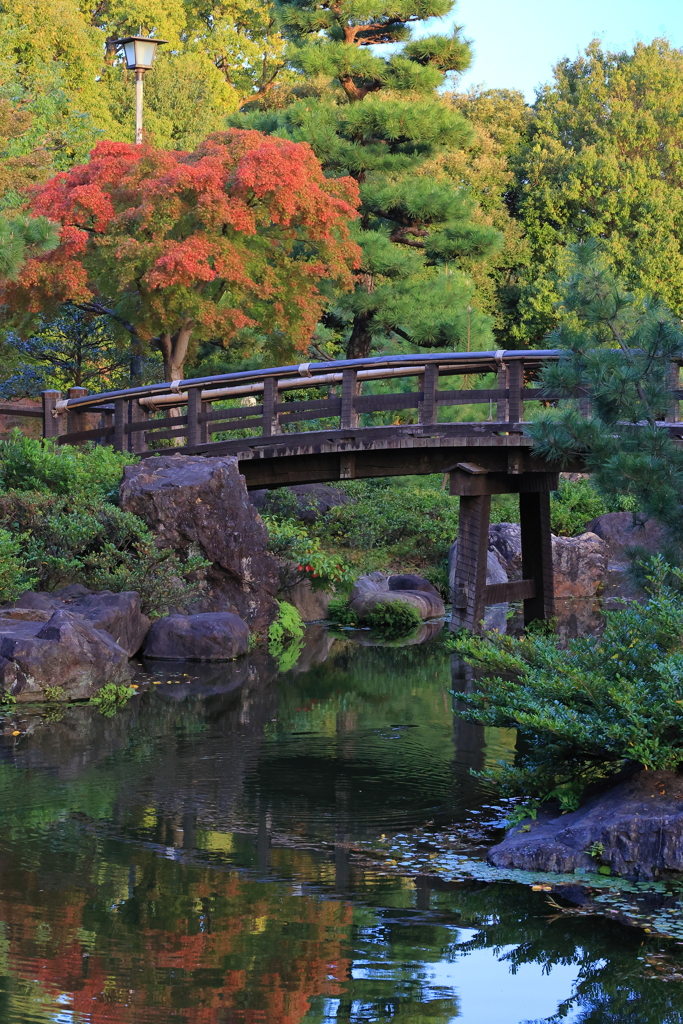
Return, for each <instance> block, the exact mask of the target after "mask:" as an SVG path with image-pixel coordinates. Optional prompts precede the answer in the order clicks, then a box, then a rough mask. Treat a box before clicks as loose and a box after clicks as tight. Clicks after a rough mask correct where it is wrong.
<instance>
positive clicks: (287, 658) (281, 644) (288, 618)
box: [268, 601, 305, 672]
mask: <svg viewBox="0 0 683 1024" xmlns="http://www.w3.org/2000/svg"><path fill="white" fill-rule="evenodd" d="M278 605H279V606H280V611H279V614H278V617H277V618H276V620H275V622H271V624H270V626H269V628H268V650H269V652H270V654H272V656H273V657H274V658H275V659H276V661H277V662H278V666H279V668H280V671H281V672H286V671H287V670H288V669H290V668H292V666H293V665H294V664H295V663H296V660H297V658H298V657H299V654H300V653H301V649H302V647H303V642H302V637H303V635H304V628H305V627H304V623H303V621H302V619H301V616H300V615H299V613H298V611H297V610H296V608H295V607H294V605H293V604H289V603H288V602H287V601H278Z"/></svg>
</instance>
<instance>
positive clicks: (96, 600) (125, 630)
mask: <svg viewBox="0 0 683 1024" xmlns="http://www.w3.org/2000/svg"><path fill="white" fill-rule="evenodd" d="M22 609H24V610H26V611H29V610H31V609H35V610H44V611H57V610H59V609H63V610H66V611H69V612H72V613H73V614H74V615H75V616H76V617H77V618H83V619H84V620H85V621H86V622H89V623H90V625H91V626H94V628H95V629H100V630H105V632H107V633H109V635H110V636H111V638H112V639H113V640H115V641H116V643H117V644H118V645H119V646H120V647H123V649H124V651H126V652H127V654H128V655H129V657H132V656H133V655H134V654H137V652H138V651H139V650H140V647H141V646H142V641H143V640H144V639H145V637H146V636H147V631H148V630H149V627H150V620H149V619H148V618H147V616H146V615H143V614H142V612H141V611H140V595H139V594H138V593H137V591H135V590H124V591H122V592H121V593H119V594H114V593H112V592H111V591H110V590H100V591H97V592H93V591H91V590H88V589H87V588H86V587H83V586H81V585H80V584H72V585H71V586H69V587H63V588H62V590H55V591H54V592H52V593H48V592H46V591H41V590H38V591H33V590H27V591H25V592H24V593H23V594H22V595H21V597H19V598H18V599H17V600H16V601H15V602H14V610H15V611H16V612H19V611H20V610H22Z"/></svg>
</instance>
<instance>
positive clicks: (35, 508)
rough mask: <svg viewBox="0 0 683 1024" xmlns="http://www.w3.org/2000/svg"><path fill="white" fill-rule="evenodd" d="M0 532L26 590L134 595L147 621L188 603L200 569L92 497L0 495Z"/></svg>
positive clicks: (128, 516)
mask: <svg viewBox="0 0 683 1024" xmlns="http://www.w3.org/2000/svg"><path fill="white" fill-rule="evenodd" d="M0 528H1V529H4V530H6V531H11V533H12V536H13V541H14V544H15V545H16V546H17V548H16V550H18V551H19V552H20V553H21V555H20V559H21V563H22V564H23V565H24V566H25V569H26V572H27V574H28V575H29V576H30V577H31V581H30V585H31V586H34V585H36V584H37V585H38V587H39V589H42V590H56V589H58V588H59V587H63V586H66V585H67V584H69V583H82V584H84V585H85V586H89V587H92V588H93V589H101V588H106V589H108V590H114V591H121V590H137V591H139V593H140V601H141V604H142V607H143V610H144V611H145V612H146V613H147V614H151V615H153V616H154V615H161V614H164V613H165V611H167V610H168V608H172V607H183V606H185V605H186V604H187V603H188V602H189V601H191V600H192V598H193V597H194V596H195V595H196V594H197V593H198V591H199V588H200V587H201V582H202V579H203V570H204V568H205V566H206V565H207V563H206V562H204V560H203V559H201V558H190V559H188V561H187V562H185V563H182V562H181V561H180V559H179V558H178V556H177V555H176V554H175V552H173V551H171V550H169V549H166V550H163V551H159V550H158V549H157V548H156V547H155V545H154V539H153V536H152V534H151V533H150V531H149V529H148V527H147V525H146V524H145V523H144V522H143V521H142V520H141V519H139V518H138V517H137V516H135V515H133V514H132V513H131V512H124V511H123V510H122V509H120V508H117V507H116V506H115V505H111V504H110V503H109V502H107V501H104V500H103V499H101V498H96V497H95V498H88V497H86V496H84V495H80V496H63V495H56V494H39V493H35V492H28V493H18V492H16V491H12V492H10V493H9V494H0ZM17 557H19V556H17ZM21 589H26V587H23V586H22V587H21Z"/></svg>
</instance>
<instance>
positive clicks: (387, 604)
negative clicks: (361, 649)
mask: <svg viewBox="0 0 683 1024" xmlns="http://www.w3.org/2000/svg"><path fill="white" fill-rule="evenodd" d="M367 623H368V625H369V626H370V628H371V629H372V631H373V632H374V633H378V634H379V636H381V637H383V638H384V639H385V640H403V639H404V638H406V637H409V636H410V634H411V633H414V632H415V630H416V629H418V627H419V626H421V625H422V619H421V618H420V616H419V614H418V612H417V611H416V609H415V608H413V607H412V605H409V604H406V603H405V601H383V602H382V603H381V604H377V605H375V607H374V608H373V609H372V611H371V612H370V614H369V615H368V617H367Z"/></svg>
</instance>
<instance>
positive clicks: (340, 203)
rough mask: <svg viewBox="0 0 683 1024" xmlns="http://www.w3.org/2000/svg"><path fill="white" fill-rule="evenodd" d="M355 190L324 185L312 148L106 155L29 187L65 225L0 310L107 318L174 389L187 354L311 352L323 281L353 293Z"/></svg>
mask: <svg viewBox="0 0 683 1024" xmlns="http://www.w3.org/2000/svg"><path fill="white" fill-rule="evenodd" d="M358 203H359V197H358V186H357V185H356V183H355V182H354V181H353V180H352V179H351V178H348V177H347V178H335V179H330V178H326V177H325V176H324V174H323V172H322V170H321V167H320V164H319V163H318V161H317V159H316V157H315V156H314V154H313V151H312V149H311V148H310V146H309V145H308V144H307V143H294V142H291V141H289V140H287V139H279V138H274V137H272V136H265V135H263V134H261V133H260V132H256V131H241V130H238V129H231V130H230V131H226V132H221V133H217V134H215V135H211V136H209V138H207V139H206V140H205V141H204V142H203V143H202V144H201V145H200V146H199V147H198V148H197V149H196V150H195V151H194V152H192V153H183V152H177V151H168V150H161V149H154V148H153V147H151V146H147V145H143V146H134V145H129V144H127V143H121V142H101V143H99V144H98V145H97V146H96V147H95V149H93V151H92V153H91V156H90V161H89V163H87V164H84V165H82V166H78V167H74V168H72V169H71V170H70V171H65V172H62V173H60V174H57V175H56V176H55V177H53V178H51V179H50V180H49V181H48V182H46V183H45V184H43V185H41V186H38V187H36V189H35V191H34V194H33V197H32V199H31V202H30V210H31V212H32V213H33V214H35V215H39V214H44V215H45V216H47V217H49V218H50V219H51V220H53V221H56V222H58V223H59V224H60V225H61V235H60V244H59V246H58V247H57V248H56V249H55V250H53V251H52V252H50V253H47V254H44V255H41V256H38V257H36V258H33V259H29V260H28V261H27V262H26V264H25V266H24V268H23V271H22V273H21V276H20V278H19V280H18V281H17V282H15V283H11V284H8V285H7V286H6V288H5V290H4V296H3V298H4V300H5V301H6V302H7V303H8V304H9V305H10V307H11V308H12V309H13V310H14V311H15V312H16V313H17V315H18V317H21V316H24V315H25V314H26V312H28V313H29V314H31V313H39V312H42V313H44V312H49V311H50V309H52V308H55V307H56V306H58V305H59V304H60V303H63V302H66V301H71V302H75V303H78V304H81V305H84V306H85V307H86V308H88V309H90V310H91V311H93V312H95V313H99V314H100V315H103V316H110V317H111V318H112V319H113V320H114V321H115V322H117V323H119V324H120V325H122V327H123V328H125V329H126V330H128V331H129V333H130V334H131V335H132V336H133V338H134V340H135V341H138V342H141V343H147V344H151V345H153V346H156V347H157V348H159V349H160V350H161V352H162V354H163V355H164V359H165V369H166V370H167V374H168V376H167V379H169V378H170V379H179V378H180V377H181V376H182V369H183V364H184V360H185V358H186V355H187V352H188V346H189V344H190V341H191V340H192V341H194V342H196V341H198V340H209V339H211V340H216V339H220V340H221V341H222V342H223V343H224V344H226V345H227V344H229V343H231V342H234V341H237V340H242V341H245V337H246V338H248V336H249V332H250V331H252V332H257V333H259V334H261V335H266V336H267V337H268V336H270V337H271V338H272V339H273V342H272V343H273V345H274V347H276V348H277V349H279V351H280V352H282V353H283V354H284V353H286V352H287V350H289V351H290V352H291V353H292V354H293V353H294V352H296V351H304V350H305V349H306V346H307V343H308V341H309V338H310V336H311V334H312V332H313V330H314V328H315V325H316V323H317V322H318V319H319V317H320V314H321V312H322V310H323V308H324V304H325V300H324V296H323V295H322V294H321V292H320V289H319V284H320V282H321V281H322V280H324V279H328V280H330V281H333V282H334V283H335V285H336V286H337V287H339V286H341V287H342V288H344V287H346V288H349V289H350V288H351V287H352V283H353V282H352V271H353V269H354V268H355V267H357V266H358V265H359V262H360V250H359V248H358V246H357V245H356V244H355V243H354V242H353V241H352V240H351V239H350V236H349V226H350V223H351V221H352V220H353V219H354V218H355V217H356V211H357V207H358Z"/></svg>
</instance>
